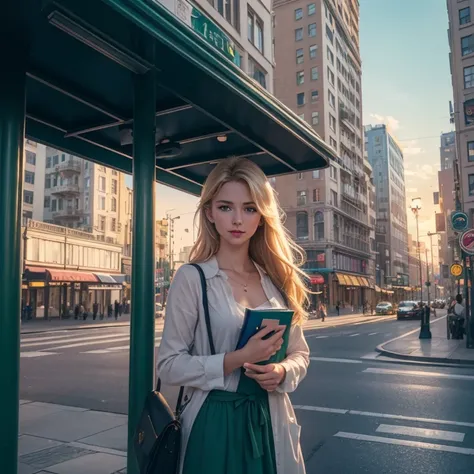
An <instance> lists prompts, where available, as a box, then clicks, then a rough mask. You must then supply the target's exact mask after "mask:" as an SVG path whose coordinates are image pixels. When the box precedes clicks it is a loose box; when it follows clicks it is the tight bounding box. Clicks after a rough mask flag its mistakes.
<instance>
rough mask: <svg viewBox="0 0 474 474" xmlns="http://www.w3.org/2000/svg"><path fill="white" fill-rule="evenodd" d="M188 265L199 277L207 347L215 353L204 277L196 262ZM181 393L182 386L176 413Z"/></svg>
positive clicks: (182, 392) (158, 388)
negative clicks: (207, 340)
mask: <svg viewBox="0 0 474 474" xmlns="http://www.w3.org/2000/svg"><path fill="white" fill-rule="evenodd" d="M189 265H191V266H193V267H194V268H195V269H196V270H197V271H198V273H199V277H200V279H201V290H202V305H203V308H204V318H205V320H206V329H207V337H208V339H209V347H210V349H211V355H215V354H216V349H215V346H214V340H213V338H212V328H211V317H210V315H209V301H208V299H207V283H206V277H205V275H204V271H203V269H202V268H201V266H200V265H198V264H197V263H190V264H189ZM165 317H166V316H165ZM198 322H199V316H198ZM196 327H197V323H196ZM160 389H161V379H158V381H157V383H156V391H157V392H159V391H160ZM183 394H184V386H182V387H180V389H179V394H178V401H177V402H176V413H179V409H180V407H181V402H182V399H183Z"/></svg>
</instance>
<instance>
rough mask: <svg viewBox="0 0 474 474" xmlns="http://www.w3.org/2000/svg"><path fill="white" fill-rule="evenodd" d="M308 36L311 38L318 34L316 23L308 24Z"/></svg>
mask: <svg viewBox="0 0 474 474" xmlns="http://www.w3.org/2000/svg"><path fill="white" fill-rule="evenodd" d="M308 36H309V37H310V38H313V37H314V36H316V23H311V24H310V25H308Z"/></svg>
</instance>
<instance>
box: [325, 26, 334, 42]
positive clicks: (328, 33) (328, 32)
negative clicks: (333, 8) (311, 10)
mask: <svg viewBox="0 0 474 474" xmlns="http://www.w3.org/2000/svg"><path fill="white" fill-rule="evenodd" d="M326 38H327V39H328V40H329V42H330V43H331V44H332V45H334V33H333V32H332V30H331V28H329V26H328V25H326Z"/></svg>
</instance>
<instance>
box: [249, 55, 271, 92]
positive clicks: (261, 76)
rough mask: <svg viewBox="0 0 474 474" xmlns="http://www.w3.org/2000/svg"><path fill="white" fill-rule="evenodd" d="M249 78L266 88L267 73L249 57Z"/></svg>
mask: <svg viewBox="0 0 474 474" xmlns="http://www.w3.org/2000/svg"><path fill="white" fill-rule="evenodd" d="M249 76H250V77H251V78H253V79H255V80H256V81H257V82H258V83H259V84H260V85H261V86H262V87H264V88H266V84H267V73H266V72H265V71H264V70H263V69H262V68H261V67H260V66H259V65H258V64H257V63H256V62H255V60H254V59H253V58H251V57H250V56H249Z"/></svg>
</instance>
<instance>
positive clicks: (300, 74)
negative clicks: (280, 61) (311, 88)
mask: <svg viewBox="0 0 474 474" xmlns="http://www.w3.org/2000/svg"><path fill="white" fill-rule="evenodd" d="M301 84H304V71H298V72H297V73H296V85H298V86H300V85H301Z"/></svg>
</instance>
